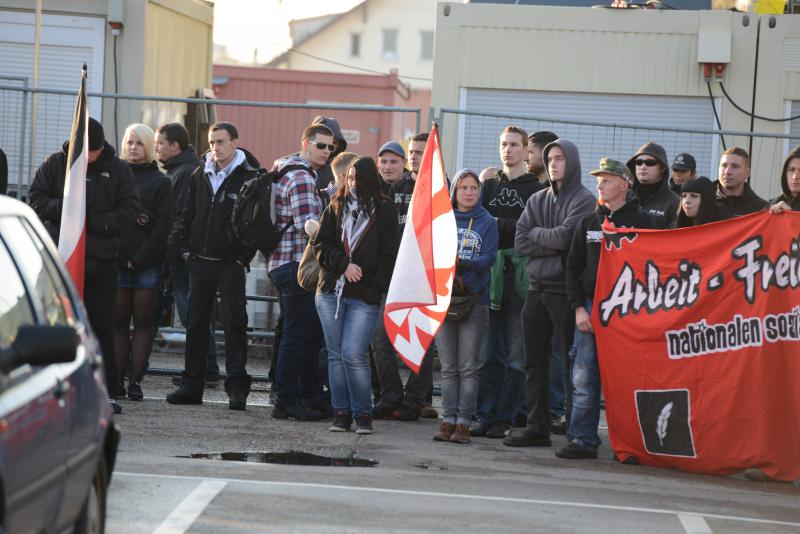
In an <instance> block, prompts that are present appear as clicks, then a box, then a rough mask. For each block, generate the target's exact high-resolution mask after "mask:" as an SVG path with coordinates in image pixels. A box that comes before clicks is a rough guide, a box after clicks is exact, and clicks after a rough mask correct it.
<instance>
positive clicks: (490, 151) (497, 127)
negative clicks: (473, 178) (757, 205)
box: [431, 108, 800, 190]
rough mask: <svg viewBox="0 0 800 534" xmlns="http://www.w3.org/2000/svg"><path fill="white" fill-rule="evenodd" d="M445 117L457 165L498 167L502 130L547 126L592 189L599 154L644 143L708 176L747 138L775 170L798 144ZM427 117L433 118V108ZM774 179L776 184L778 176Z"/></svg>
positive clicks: (475, 113)
mask: <svg viewBox="0 0 800 534" xmlns="http://www.w3.org/2000/svg"><path fill="white" fill-rule="evenodd" d="M448 115H449V116H455V117H456V118H457V120H458V132H457V133H458V136H457V139H455V135H456V133H455V132H452V131H450V132H448V131H446V128H444V127H443V128H442V136H443V138H445V137H446V136H448V134H450V135H449V137H448V141H449V142H451V143H453V142H454V143H456V144H457V147H458V148H457V155H456V161H455V164H456V166H457V167H459V168H462V167H468V168H471V169H476V170H480V169H483V168H485V167H488V166H500V165H499V157H498V152H497V140H498V138H499V135H500V132H501V131H502V130H503V128H505V127H506V126H508V125H509V124H514V125H517V126H520V127H522V128H524V129H525V130H526V131H527V132H528V133H533V132H535V131H539V130H549V131H553V132H555V133H556V134H557V135H559V136H560V137H564V138H568V139H570V140H571V141H573V142H574V143H575V144H576V145H577V146H578V149H579V150H580V155H581V168H582V169H583V171H584V182H585V185H587V187H590V189H592V190H593V189H594V184H593V183H590V180H589V179H590V178H591V176H588V175H587V174H586V173H587V171H589V170H590V169H593V168H595V167H596V165H597V163H598V161H599V159H600V158H601V157H604V156H609V157H616V158H617V159H620V160H622V161H623V162H624V161H626V160H627V159H628V158H629V157H630V156H631V155H633V154H634V153H635V151H636V150H637V149H638V148H639V147H640V146H641V145H643V144H644V143H646V142H648V141H653V142H656V143H658V144H660V145H662V146H663V147H664V148H665V150H666V151H667V154H668V155H669V156H670V157H674V156H676V155H677V154H679V153H682V152H687V153H690V154H692V155H694V156H695V159H696V160H697V173H698V175H704V176H708V177H710V178H711V179H712V180H714V179H716V176H717V162H718V161H719V155H720V154H721V153H722V151H723V150H724V148H725V147H731V146H734V145H738V146H742V147H744V148H745V149H747V148H748V147H749V146H751V140H752V150H751V154H750V156H751V160H752V161H753V162H754V164H758V163H759V162H766V165H765V167H766V166H769V167H770V168H771V169H772V170H774V167H775V165H774V164H773V162H775V161H778V162H780V163H782V161H783V159H784V158H785V156H786V155H787V153H788V151H789V149H790V147H791V145H794V144H798V143H800V137H798V136H792V135H790V134H780V133H771V132H748V131H736V130H713V129H708V130H703V129H696V128H675V127H655V126H644V125H641V124H629V123H622V122H621V123H604V122H596V121H589V120H585V121H584V120H571V119H559V118H553V117H541V116H533V115H526V114H524V113H519V114H518V113H512V114H509V113H496V112H493V111H490V110H471V109H457V108H441V109H439V114H438V117H436V118H437V120H438V121H439V123H440V124H445V120H444V119H445V118H446V117H447V116H448ZM431 116H434V113H433V112H432V113H431ZM450 124H452V122H450ZM670 163H671V162H670ZM780 163H779V164H778V171H779V170H780ZM773 174H775V173H774V172H773V173H771V174H770V176H772V175H773ZM754 175H755V171H754ZM773 181H774V182H775V187H777V180H773ZM770 187H772V184H771V185H770Z"/></svg>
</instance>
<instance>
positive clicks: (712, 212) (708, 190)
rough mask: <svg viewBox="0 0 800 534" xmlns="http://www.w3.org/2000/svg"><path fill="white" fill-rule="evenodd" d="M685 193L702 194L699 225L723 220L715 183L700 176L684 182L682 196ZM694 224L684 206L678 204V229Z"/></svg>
mask: <svg viewBox="0 0 800 534" xmlns="http://www.w3.org/2000/svg"><path fill="white" fill-rule="evenodd" d="M683 193H699V194H700V211H699V212H698V213H697V221H696V222H697V224H706V223H710V222H714V221H719V220H720V219H722V218H723V217H722V215H721V214H720V212H719V208H718V207H717V203H716V196H717V188H716V186H715V185H714V182H712V181H711V180H709V179H708V178H706V177H705V176H698V177H697V178H693V179H692V180H687V181H686V182H684V183H683V186H682V187H681V194H683ZM692 223H693V222H692V221H690V220H689V218H688V217H686V212H684V211H683V206H682V205H681V204H678V222H677V227H678V228H683V227H684V226H692Z"/></svg>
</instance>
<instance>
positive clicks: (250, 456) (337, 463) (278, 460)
mask: <svg viewBox="0 0 800 534" xmlns="http://www.w3.org/2000/svg"><path fill="white" fill-rule="evenodd" d="M179 458H196V459H201V460H226V461H230V462H255V463H261V464H282V465H310V466H316V467H374V466H376V465H378V463H379V462H378V461H377V460H366V459H364V458H355V457H352V456H351V457H344V458H337V457H334V456H321V455H318V454H311V453H309V452H302V451H288V452H216V453H194V454H191V455H189V456H179Z"/></svg>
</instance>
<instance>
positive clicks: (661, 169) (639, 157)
mask: <svg viewBox="0 0 800 534" xmlns="http://www.w3.org/2000/svg"><path fill="white" fill-rule="evenodd" d="M667 161H668V160H667V151H666V150H664V147H662V146H661V145H659V144H656V143H653V142H649V143H645V144H644V145H642V146H641V147H640V148H639V150H637V151H636V154H635V155H634V156H633V157H632V158H631V159H629V160H628V164H627V165H628V169H629V170H630V171H631V174H632V175H633V194H634V196H635V197H636V198H638V199H639V205H640V206H641V208H642V209H643V210H644V211H646V212H648V213H650V214H651V215H655V216H657V217H658V218H660V219H661V221H660V222H661V224H660V225H659V228H666V227H668V226H669V225H670V223H672V221H673V220H675V218H676V217H677V216H678V203H679V202H680V197H678V195H676V194H675V193H673V192H672V190H671V189H670V188H669V163H668V162H667Z"/></svg>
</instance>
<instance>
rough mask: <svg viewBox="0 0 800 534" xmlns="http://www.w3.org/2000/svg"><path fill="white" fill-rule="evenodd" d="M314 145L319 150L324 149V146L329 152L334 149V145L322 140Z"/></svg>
mask: <svg viewBox="0 0 800 534" xmlns="http://www.w3.org/2000/svg"><path fill="white" fill-rule="evenodd" d="M314 146H315V147H317V148H318V149H320V150H325V149H326V148H327V149H328V150H330V151H331V152H333V151H334V150H336V145H329V144H328V143H323V142H322V141H319V142H317V143H314Z"/></svg>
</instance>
